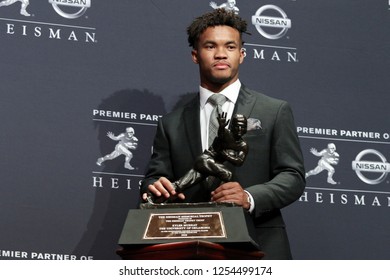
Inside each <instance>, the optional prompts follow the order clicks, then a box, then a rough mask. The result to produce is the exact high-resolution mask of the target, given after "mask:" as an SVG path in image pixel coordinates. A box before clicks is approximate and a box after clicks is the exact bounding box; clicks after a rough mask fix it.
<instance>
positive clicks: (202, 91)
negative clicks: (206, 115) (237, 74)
mask: <svg viewBox="0 0 390 280" xmlns="http://www.w3.org/2000/svg"><path fill="white" fill-rule="evenodd" d="M240 88H241V82H240V80H239V79H237V80H236V81H235V82H234V83H232V84H231V85H229V86H228V87H227V88H225V89H224V90H222V91H221V92H219V94H223V95H225V96H226V98H227V99H228V100H229V101H230V102H232V103H233V104H235V103H236V101H237V98H238V93H239V92H240ZM212 94H214V92H212V91H209V90H208V89H206V88H204V87H202V86H199V95H200V107H201V108H203V107H204V106H205V105H206V103H207V99H208V98H209V97H210V95H212Z"/></svg>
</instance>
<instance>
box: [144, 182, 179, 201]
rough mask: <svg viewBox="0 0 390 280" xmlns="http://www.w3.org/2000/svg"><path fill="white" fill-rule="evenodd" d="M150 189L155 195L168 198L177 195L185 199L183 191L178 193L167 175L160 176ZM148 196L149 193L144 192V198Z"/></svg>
mask: <svg viewBox="0 0 390 280" xmlns="http://www.w3.org/2000/svg"><path fill="white" fill-rule="evenodd" d="M148 190H149V192H150V193H151V194H153V195H154V196H155V197H161V196H163V197H165V198H166V199H168V198H169V197H171V196H176V195H177V197H178V198H180V199H185V196H184V194H183V193H179V194H178V193H176V191H175V189H174V187H173V185H172V183H171V181H169V180H168V179H167V178H165V177H160V179H158V180H157V181H156V182H154V183H153V185H149V186H148ZM147 197H148V194H147V193H144V194H142V199H143V200H146V199H147Z"/></svg>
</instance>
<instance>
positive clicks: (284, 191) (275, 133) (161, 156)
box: [141, 86, 305, 259]
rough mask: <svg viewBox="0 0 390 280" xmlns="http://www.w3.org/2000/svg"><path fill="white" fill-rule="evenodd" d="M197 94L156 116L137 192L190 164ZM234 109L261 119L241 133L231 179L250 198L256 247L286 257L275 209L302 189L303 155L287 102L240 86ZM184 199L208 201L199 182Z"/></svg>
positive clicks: (196, 140) (197, 145)
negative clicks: (240, 159) (240, 152)
mask: <svg viewBox="0 0 390 280" xmlns="http://www.w3.org/2000/svg"><path fill="white" fill-rule="evenodd" d="M199 107H200V105H199V97H198V96H197V97H196V98H194V99H193V100H192V101H190V102H189V103H188V104H186V105H185V106H183V107H180V108H179V109H176V110H174V111H173V112H171V113H169V114H167V115H165V116H164V117H163V118H161V119H160V121H159V123H158V127H157V133H156V137H155V140H154V147H153V149H154V150H153V155H152V158H151V160H150V163H149V166H148V169H147V172H146V175H145V179H144V181H143V183H142V186H141V193H143V192H146V191H147V187H148V185H149V184H151V183H153V182H154V181H155V180H157V179H158V178H159V177H161V176H164V177H167V178H168V179H170V180H171V181H175V180H177V179H178V178H180V177H181V176H183V175H184V174H185V173H186V172H187V171H188V170H189V169H191V168H192V165H193V163H194V160H195V158H196V157H197V156H198V155H200V154H201V153H202V148H201V137H200V121H199V119H200V116H199V115H200V114H199ZM234 113H239V114H243V115H245V116H246V117H247V118H254V119H257V120H260V121H261V129H256V130H250V131H248V132H247V133H246V134H245V135H244V139H245V141H246V142H247V143H248V146H249V153H248V156H247V158H246V160H245V163H244V164H243V165H242V166H240V167H234V166H230V169H231V170H232V172H233V174H234V176H233V181H237V182H239V183H240V184H241V186H243V188H245V189H246V190H247V191H248V192H250V193H251V194H252V196H253V198H254V201H255V205H256V206H255V209H254V211H253V213H252V217H253V221H254V224H255V227H256V231H257V234H258V238H259V242H260V246H261V248H262V250H263V251H264V252H265V253H266V258H267V259H289V258H291V253H290V246H289V242H288V238H287V233H286V230H285V224H284V221H283V218H282V215H281V212H280V209H281V208H283V207H285V206H287V205H289V204H291V203H292V202H294V201H296V200H297V199H298V198H299V197H300V196H301V194H302V193H303V190H304V187H305V176H304V166H303V156H302V153H301V148H300V144H299V139H298V136H297V133H296V126H295V124H294V118H293V115H292V111H291V108H290V106H289V105H288V103H287V102H285V101H282V100H278V99H275V98H271V97H268V96H266V95H264V94H261V93H258V92H255V91H252V90H249V89H247V88H246V87H244V86H242V87H241V90H240V93H239V96H238V100H237V103H236V106H235V108H234ZM184 193H185V195H186V201H185V202H204V201H210V190H209V189H208V188H207V187H206V186H205V185H203V184H199V185H197V186H194V187H191V188H190V189H187V190H185V192H184Z"/></svg>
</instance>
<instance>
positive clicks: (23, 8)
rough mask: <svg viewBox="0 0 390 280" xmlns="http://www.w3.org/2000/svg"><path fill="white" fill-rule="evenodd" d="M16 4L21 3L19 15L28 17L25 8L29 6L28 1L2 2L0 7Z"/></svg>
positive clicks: (9, 0) (13, 0)
mask: <svg viewBox="0 0 390 280" xmlns="http://www.w3.org/2000/svg"><path fill="white" fill-rule="evenodd" d="M16 2H21V3H22V4H21V5H22V6H21V8H20V14H21V15H23V16H26V17H29V16H30V14H29V13H28V12H27V10H26V9H27V6H28V5H29V4H30V2H29V0H4V1H1V2H0V7H3V6H10V5H12V4H14V3H16Z"/></svg>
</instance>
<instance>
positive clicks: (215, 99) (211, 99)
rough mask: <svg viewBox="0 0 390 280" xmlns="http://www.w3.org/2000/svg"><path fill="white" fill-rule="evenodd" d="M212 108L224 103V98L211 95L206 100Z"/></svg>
mask: <svg viewBox="0 0 390 280" xmlns="http://www.w3.org/2000/svg"><path fill="white" fill-rule="evenodd" d="M207 101H208V102H210V104H211V105H213V106H217V105H219V106H222V105H223V104H224V103H225V102H226V96H225V95H223V94H219V93H214V94H212V95H211V96H210V97H209V99H208V100H207Z"/></svg>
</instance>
